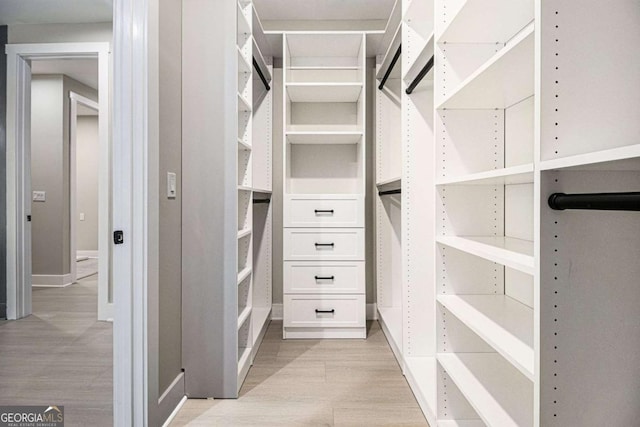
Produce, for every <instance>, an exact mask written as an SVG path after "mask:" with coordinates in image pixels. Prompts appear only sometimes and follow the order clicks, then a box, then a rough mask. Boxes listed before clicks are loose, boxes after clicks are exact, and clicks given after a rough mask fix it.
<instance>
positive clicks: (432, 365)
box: [404, 357, 438, 423]
mask: <svg viewBox="0 0 640 427" xmlns="http://www.w3.org/2000/svg"><path fill="white" fill-rule="evenodd" d="M404 362H405V368H404V371H405V373H404V374H405V377H406V378H407V382H409V384H410V386H411V390H412V391H413V394H414V396H415V397H416V400H417V401H418V404H419V405H420V407H421V408H422V412H423V413H424V414H425V415H426V417H427V421H428V422H429V423H431V420H435V419H436V413H435V411H436V407H437V404H438V386H437V384H438V366H437V362H436V358H435V357H405V358H404Z"/></svg>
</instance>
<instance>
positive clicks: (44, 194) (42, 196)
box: [33, 191, 47, 202]
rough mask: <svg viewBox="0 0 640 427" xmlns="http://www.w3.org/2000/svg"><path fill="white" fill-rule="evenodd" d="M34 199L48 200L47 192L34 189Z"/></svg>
mask: <svg viewBox="0 0 640 427" xmlns="http://www.w3.org/2000/svg"><path fill="white" fill-rule="evenodd" d="M33 201H34V202H46V201H47V192H46V191H34V192H33Z"/></svg>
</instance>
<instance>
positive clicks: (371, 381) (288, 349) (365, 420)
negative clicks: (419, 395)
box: [171, 321, 428, 427]
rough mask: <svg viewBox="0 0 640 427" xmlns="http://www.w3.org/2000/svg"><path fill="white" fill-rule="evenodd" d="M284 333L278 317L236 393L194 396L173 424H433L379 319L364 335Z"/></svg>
mask: <svg viewBox="0 0 640 427" xmlns="http://www.w3.org/2000/svg"><path fill="white" fill-rule="evenodd" d="M281 338H282V322H276V321H274V322H272V323H271V325H270V326H269V329H268V331H267V334H266V336H265V339H264V342H263V343H262V346H261V347H260V351H259V352H258V355H257V357H256V360H255V362H254V365H253V367H252V368H251V370H250V371H249V375H248V376H247V379H246V381H245V383H244V385H243V387H242V389H241V391H240V398H239V399H224V400H212V399H190V400H188V401H187V402H186V404H185V405H184V406H183V407H182V409H181V410H180V412H179V413H178V415H177V416H176V418H175V419H174V420H173V422H172V424H171V426H174V427H177V426H367V427H369V426H428V424H427V422H426V420H425V418H424V416H423V415H422V412H421V411H420V408H419V406H418V404H417V402H416V400H415V398H414V396H413V394H412V393H411V389H410V388H409V386H408V384H407V382H406V381H405V379H404V377H403V375H402V372H401V370H400V367H399V366H398V364H397V362H396V360H395V358H394V356H393V354H392V353H391V349H390V348H389V345H388V343H387V341H386V339H385V338H384V335H383V333H382V331H381V330H380V326H379V324H378V323H377V322H370V323H369V335H368V338H367V340H287V341H283V340H282V339H281Z"/></svg>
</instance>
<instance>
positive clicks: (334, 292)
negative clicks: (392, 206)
mask: <svg viewBox="0 0 640 427" xmlns="http://www.w3.org/2000/svg"><path fill="white" fill-rule="evenodd" d="M365 53H366V47H365V36H364V34H362V33H340V32H309V33H304V32H294V33H285V34H284V36H283V75H284V91H283V103H284V107H283V111H284V114H283V127H284V144H283V146H284V147H285V149H284V161H283V176H284V180H283V183H284V186H283V194H284V208H283V212H284V230H283V233H284V235H283V239H284V240H283V259H284V266H283V271H284V274H283V276H284V284H283V286H284V301H283V316H284V319H283V337H284V338H285V339H290V338H364V337H366V325H365V268H364V266H365V256H364V254H365V251H364V246H365V236H364V206H365V129H366V126H365V106H366V97H365V94H366V91H365V86H364V84H365V76H366V73H365Z"/></svg>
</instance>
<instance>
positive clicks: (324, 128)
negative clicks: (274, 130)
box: [286, 124, 362, 133]
mask: <svg viewBox="0 0 640 427" xmlns="http://www.w3.org/2000/svg"><path fill="white" fill-rule="evenodd" d="M286 132H287V133H296V132H337V133H353V132H360V133H362V125H332V124H329V125H326V124H311V125H288V126H287V130H286Z"/></svg>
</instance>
